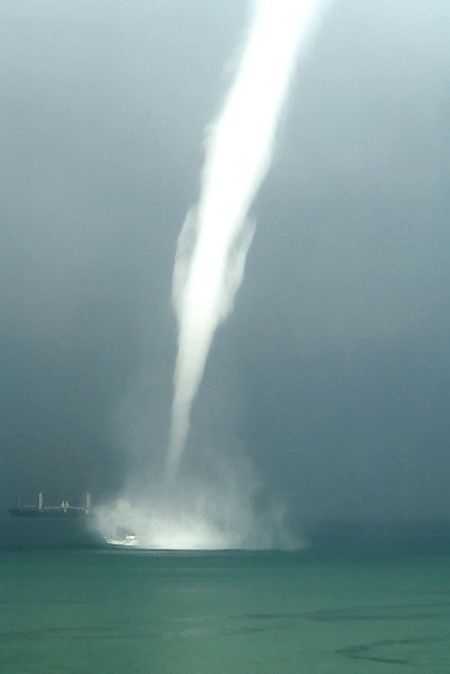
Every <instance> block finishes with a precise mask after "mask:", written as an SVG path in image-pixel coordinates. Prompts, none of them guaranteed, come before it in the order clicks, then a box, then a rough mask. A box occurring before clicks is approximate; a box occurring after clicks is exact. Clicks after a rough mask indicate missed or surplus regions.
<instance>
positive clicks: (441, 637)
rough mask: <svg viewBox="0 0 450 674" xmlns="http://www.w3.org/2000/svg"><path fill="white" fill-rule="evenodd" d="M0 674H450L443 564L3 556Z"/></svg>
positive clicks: (448, 571)
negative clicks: (415, 673) (421, 673)
mask: <svg viewBox="0 0 450 674" xmlns="http://www.w3.org/2000/svg"><path fill="white" fill-rule="evenodd" d="M0 583H1V584H0V602H1V613H0V622H1V625H0V672H1V673H2V674H65V673H73V674H91V673H92V674H94V673H95V674H125V673H130V674H131V673H136V674H144V673H145V674H150V673H151V674H175V673H176V674H191V673H192V674H225V673H226V674H236V673H241V672H242V674H253V673H255V674H256V673H258V674H262V673H267V674H269V673H270V674H278V673H280V674H281V673H283V674H284V673H290V672H292V673H296V674H297V673H304V674H314V673H316V672H317V673H318V672H320V673H321V674H352V673H354V674H362V673H365V672H367V673H368V674H369V673H372V672H373V674H387V673H389V674H391V673H392V674H395V673H398V674H403V673H404V674H411V673H412V672H424V673H425V672H426V673H427V674H433V673H436V674H437V673H438V672H439V673H440V672H442V674H444V673H445V674H448V672H450V557H448V556H446V555H440V556H436V557H428V556H425V555H421V556H416V557H414V556H402V555H392V556H390V557H376V556H375V557H364V556H359V557H358V556H357V555H350V556H345V557H344V556H342V555H337V554H334V553H333V554H331V553H330V554H321V555H317V554H314V552H311V551H305V552H301V551H300V552H295V553H288V552H259V553H258V552H229V551H228V552H214V553H212V552H211V553H208V552H204V553H201V552H196V553H193V552H192V553H187V552H177V553H164V552H140V551H132V550H125V551H119V550H85V551H81V550H80V551H74V550H72V551H70V550H67V551H45V552H44V551H16V552H13V551H11V552H7V551H5V552H1V553H0Z"/></svg>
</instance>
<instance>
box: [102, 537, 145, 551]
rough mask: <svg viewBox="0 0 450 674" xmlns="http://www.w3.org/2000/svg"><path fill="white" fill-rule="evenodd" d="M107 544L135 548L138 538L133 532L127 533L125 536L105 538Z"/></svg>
mask: <svg viewBox="0 0 450 674" xmlns="http://www.w3.org/2000/svg"><path fill="white" fill-rule="evenodd" d="M105 542H106V543H107V544H108V545H114V546H115V547H119V548H136V547H137V546H138V545H139V542H138V539H137V538H136V536H135V535H134V534H128V535H127V536H125V538H121V539H118V538H105Z"/></svg>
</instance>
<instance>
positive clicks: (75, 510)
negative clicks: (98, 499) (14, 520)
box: [9, 492, 91, 519]
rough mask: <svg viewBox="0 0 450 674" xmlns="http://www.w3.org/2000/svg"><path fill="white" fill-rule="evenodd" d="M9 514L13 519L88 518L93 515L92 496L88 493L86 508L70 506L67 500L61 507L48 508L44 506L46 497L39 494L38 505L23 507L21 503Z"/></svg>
mask: <svg viewBox="0 0 450 674" xmlns="http://www.w3.org/2000/svg"><path fill="white" fill-rule="evenodd" d="M9 512H10V514H11V515H12V516H13V517H42V518H47V517H49V518H50V517H59V518H67V519H71V518H73V517H88V516H89V515H90V514H91V496H90V494H89V492H87V493H86V495H85V499H84V506H73V505H70V503H69V501H67V499H63V500H62V501H61V505H58V506H46V505H44V495H43V493H42V492H39V494H38V502H37V504H36V505H21V504H20V503H19V505H18V506H17V507H16V508H9Z"/></svg>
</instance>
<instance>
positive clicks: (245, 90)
mask: <svg viewBox="0 0 450 674" xmlns="http://www.w3.org/2000/svg"><path fill="white" fill-rule="evenodd" d="M323 5H324V3H323V1H322V0H276V1H275V0H258V1H257V2H255V4H254V14H253V20H252V22H251V25H250V29H249V32H248V37H247V40H246V43H245V45H244V50H243V53H242V57H241V60H240V63H239V66H238V68H237V72H236V76H235V79H234V81H233V83H232V86H231V88H230V91H229V92H228V95H227V97H226V99H225V103H224V106H223V108H222V110H221V112H220V114H219V116H218V118H217V120H216V121H215V122H214V123H213V124H212V126H211V127H210V130H209V134H208V138H207V143H206V157H205V163H204V167H203V172H202V179H201V193H200V198H199V202H198V204H197V206H196V207H195V208H193V209H191V211H190V212H189V213H188V215H187V217H186V220H185V222H184V225H183V228H182V230H181V233H180V236H179V240H178V247H177V253H176V260H175V267H174V274H173V303H174V307H175V311H176V315H177V320H178V354H177V360H176V366H175V374H174V398H173V404H172V420H171V429H170V438H169V447H168V454H167V471H166V472H167V478H168V480H169V481H170V480H171V479H173V478H174V477H175V475H176V473H177V471H178V467H179V463H180V460H181V457H182V453H183V448H184V445H185V441H186V438H187V434H188V432H189V422H190V413H191V408H192V404H193V401H194V399H195V396H196V394H197V391H198V387H199V385H200V382H201V379H202V376H203V372H204V368H205V364H206V359H207V356H208V352H209V349H210V346H211V343H212V340H213V337H214V332H215V330H216V328H217V326H218V325H219V324H220V323H221V322H222V321H223V320H224V319H225V318H226V316H227V315H228V314H229V313H230V311H231V310H232V308H233V300H234V296H235V293H236V291H237V289H238V287H239V285H240V283H241V281H242V278H243V274H244V267H245V260H246V256H247V252H248V249H249V247H250V244H251V241H252V236H253V223H252V221H251V220H249V219H248V215H247V214H248V211H249V208H250V206H251V203H252V201H253V199H254V197H255V194H256V192H257V191H258V189H259V187H260V185H261V182H262V180H263V179H264V176H265V175H266V173H267V170H268V168H269V164H270V160H271V157H272V152H273V145H274V138H275V132H276V128H277V124H278V121H279V118H280V113H281V110H282V106H283V103H284V101H285V99H286V95H287V92H288V88H289V82H290V80H291V77H292V73H293V70H294V66H295V62H296V58H297V56H298V54H299V53H301V52H305V50H306V48H307V46H308V45H309V42H310V38H311V37H312V35H313V32H314V28H315V27H316V25H317V23H318V19H319V18H320V15H321V13H322V9H323Z"/></svg>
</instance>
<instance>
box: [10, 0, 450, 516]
mask: <svg viewBox="0 0 450 674" xmlns="http://www.w3.org/2000/svg"><path fill="white" fill-rule="evenodd" d="M247 16H248V5H247V2H244V0H214V2H211V1H210V0H189V1H186V0H184V1H183V0H166V1H162V0H160V1H159V0H147V1H144V0H140V1H139V2H138V1H137V0H136V1H134V0H118V1H117V2H107V1H106V0H103V1H101V0H84V1H83V0H79V1H77V2H68V1H67V0H42V1H41V2H33V1H32V0H4V1H3V3H2V7H1V9H0V33H1V35H0V38H1V39H0V52H1V54H0V63H1V66H0V78H1V81H0V91H1V102H2V105H1V111H0V114H1V116H2V120H1V124H0V129H1V131H0V132H1V136H2V138H1V145H2V152H1V153H0V162H1V176H2V180H1V183H2V187H1V195H2V216H1V217H2V225H1V230H0V250H1V253H0V254H1V265H0V284H1V285H0V293H1V315H2V330H1V350H0V358H1V377H0V395H1V405H0V452H1V465H0V480H1V484H0V501H1V503H2V504H3V505H7V504H8V503H10V502H11V501H13V502H14V501H15V499H16V498H17V496H19V495H22V496H23V497H28V498H32V497H33V496H34V493H35V492H37V491H38V490H39V489H44V490H45V491H46V493H47V494H48V495H49V498H54V499H55V500H56V499H58V500H59V499H61V498H62V497H63V496H66V495H69V496H70V497H71V498H73V499H74V500H75V499H76V498H77V497H78V495H79V494H81V493H82V492H83V491H84V489H85V488H86V487H88V486H89V487H90V488H91V490H92V492H93V493H94V495H97V497H98V498H101V496H102V495H103V494H106V493H108V492H109V493H112V494H114V493H115V492H116V491H117V492H119V491H120V489H121V486H122V484H123V482H124V480H126V479H127V478H126V476H127V475H129V474H130V473H133V472H136V470H137V467H139V466H141V465H144V463H145V464H146V465H150V466H153V465H154V466H155V467H156V466H158V465H159V463H160V461H161V456H162V452H163V450H164V447H165V444H166V443H167V436H168V423H169V415H170V399H171V378H172V373H173V366H174V359H175V353H176V324H175V319H174V316H173V312H172V309H171V307H170V285H171V274H172V265H173V258H174V253H175V245H176V239H177V235H178V232H179V229H180V227H181V224H182V221H183V219H184V215H185V212H186V210H187V209H188V208H189V207H190V206H191V205H192V203H194V202H195V200H196V199H197V197H198V190H199V174H200V170H201V165H202V160H203V141H204V130H205V128H206V127H207V124H208V122H210V121H211V119H212V118H213V117H214V115H215V114H216V112H217V111H218V109H219V107H220V103H221V101H222V100H223V96H224V93H225V91H226V87H227V85H228V83H229V82H230V77H231V75H232V65H233V63H234V62H235V59H236V55H237V53H238V51H239V46H240V44H241V42H242V38H243V36H244V34H245V27H246V25H247ZM449 38H450V5H449V3H448V1H447V0H429V2H427V3H424V2H422V1H419V0H398V1H397V2H395V3H394V2H392V1H391V0H377V2H372V1H371V0H362V1H361V0H335V2H334V3H333V5H332V7H331V8H330V11H329V12H328V14H327V16H326V20H325V22H324V25H323V26H322V30H321V31H320V34H319V36H318V39H317V40H316V41H315V44H314V46H313V48H312V50H311V53H310V55H309V57H308V59H307V60H306V62H305V63H303V64H302V67H301V68H299V69H298V71H297V74H296V76H295V78H294V83H293V89H292V92H291V96H290V99H289V103H288V105H287V107H286V110H285V112H284V115H283V122H282V125H281V128H280V132H279V134H278V142H277V147H276V153H275V157H274V162H273V165H272V168H271V171H270V173H269V175H268V178H267V179H266V181H265V183H264V185H263V187H262V189H261V191H260V193H259V196H258V198H257V201H256V202H255V204H254V206H253V209H252V211H253V214H254V216H255V217H256V219H257V223H258V225H257V231H256V235H255V239H254V242H253V246H252V249H251V251H250V253H249V257H248V263H247V268H246V275H245V279H244V282H243V285H242V287H241V289H240V291H239V294H238V297H237V301H236V307H235V312H234V314H233V315H232V316H231V317H230V319H229V320H228V322H227V323H226V324H225V325H223V326H222V327H221V328H220V330H219V333H218V335H217V339H216V341H215V343H214V346H213V349H212V352H211V356H210V360H209V362H208V366H207V372H206V376H205V380H204V382H203V385H202V388H201V392H200V395H199V398H198V400H197V402H196V405H195V409H194V415H193V436H192V437H193V438H195V439H196V440H197V441H198V442H200V438H201V437H202V436H203V434H205V433H206V431H205V429H207V432H208V433H209V434H217V436H221V437H230V438H231V437H232V438H234V439H235V440H236V442H237V443H239V445H241V446H242V447H245V448H246V450H245V451H246V452H247V453H248V455H249V457H251V459H252V461H253V463H254V464H255V466H256V470H257V471H258V472H259V474H260V475H261V476H262V477H263V478H264V480H265V481H266V485H267V487H266V488H267V490H268V491H270V492H271V493H273V494H276V495H279V496H280V498H282V499H284V500H285V501H286V502H287V503H288V504H289V506H290V508H291V512H293V513H294V514H295V516H296V517H298V519H299V520H301V519H302V518H304V519H305V520H310V519H322V518H325V519H334V518H338V519H346V518H353V517H355V516H357V517H361V518H375V519H386V518H387V519H399V518H400V519H402V518H422V517H424V518H425V517H441V516H446V517H448V516H450V490H449V488H448V485H449V483H450V425H449V418H450V414H449V409H450V369H449V368H450V339H449V336H450V334H449V333H450V306H449V281H450V265H449V251H450V230H449V224H448V220H449V214H450V191H449V188H448V185H449V178H450V171H449V164H448V156H449V151H450V39H449ZM191 444H192V440H191ZM188 449H189V448H188ZM155 470H156V468H155Z"/></svg>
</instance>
